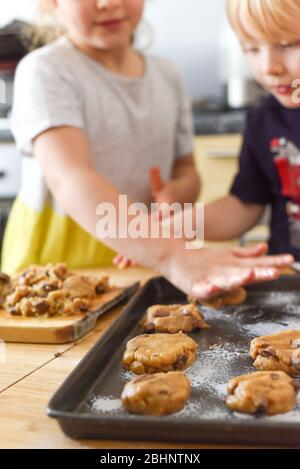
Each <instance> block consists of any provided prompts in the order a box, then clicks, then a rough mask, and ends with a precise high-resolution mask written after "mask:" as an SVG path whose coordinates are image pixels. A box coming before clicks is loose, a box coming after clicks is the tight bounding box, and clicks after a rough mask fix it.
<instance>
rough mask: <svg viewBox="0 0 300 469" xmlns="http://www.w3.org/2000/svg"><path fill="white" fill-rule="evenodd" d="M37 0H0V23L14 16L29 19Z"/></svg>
mask: <svg viewBox="0 0 300 469" xmlns="http://www.w3.org/2000/svg"><path fill="white" fill-rule="evenodd" d="M37 1H38V0H0V25H3V24H6V23H8V22H9V21H11V20H12V19H14V18H20V19H24V20H27V21H30V20H31V19H32V18H33V15H34V8H35V5H36V3H37Z"/></svg>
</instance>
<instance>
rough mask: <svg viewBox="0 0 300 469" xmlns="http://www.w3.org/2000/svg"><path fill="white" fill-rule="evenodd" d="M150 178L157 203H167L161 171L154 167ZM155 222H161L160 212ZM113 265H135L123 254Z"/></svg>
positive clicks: (118, 256) (116, 258)
mask: <svg viewBox="0 0 300 469" xmlns="http://www.w3.org/2000/svg"><path fill="white" fill-rule="evenodd" d="M149 176H150V186H151V194H152V197H153V199H154V200H155V202H158V203H159V202H167V200H166V198H165V197H168V194H165V195H164V194H163V189H164V187H165V186H166V184H165V183H164V182H163V180H162V178H161V174H160V169H159V168H158V167H153V168H151V169H150V171H149ZM157 197H158V198H159V199H161V200H160V201H158V200H157ZM153 218H154V220H155V221H157V222H159V221H161V220H162V218H163V214H162V212H161V211H160V210H158V212H157V213H156V214H154V215H153ZM113 264H114V265H115V266H116V267H118V268H119V269H127V268H129V267H133V266H134V265H135V263H134V262H133V261H131V260H130V259H127V258H126V257H125V256H123V255H122V254H118V255H117V256H116V257H115V258H114V259H113Z"/></svg>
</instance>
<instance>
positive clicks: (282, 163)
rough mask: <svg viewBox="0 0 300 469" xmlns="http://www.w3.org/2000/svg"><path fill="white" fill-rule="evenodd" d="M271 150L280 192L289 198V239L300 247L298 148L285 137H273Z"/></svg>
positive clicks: (299, 168) (299, 154) (299, 162)
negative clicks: (279, 183)
mask: <svg viewBox="0 0 300 469" xmlns="http://www.w3.org/2000/svg"><path fill="white" fill-rule="evenodd" d="M271 151H272V153H273V154H274V155H275V157H274V163H275V166H276V169H277V172H278V175H279V178H280V182H281V193H282V195H283V196H285V197H288V198H289V199H290V200H289V202H288V203H287V207H286V208H287V213H288V215H289V226H290V241H291V244H292V246H294V247H296V248H300V149H299V148H298V147H297V146H296V145H295V144H294V143H293V142H291V141H289V140H287V139H286V138H284V137H282V138H274V139H273V140H272V141H271Z"/></svg>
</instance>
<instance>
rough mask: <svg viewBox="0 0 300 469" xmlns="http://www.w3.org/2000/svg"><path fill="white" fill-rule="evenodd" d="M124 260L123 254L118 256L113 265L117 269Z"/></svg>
mask: <svg viewBox="0 0 300 469" xmlns="http://www.w3.org/2000/svg"><path fill="white" fill-rule="evenodd" d="M122 259H123V256H122V255H121V254H118V255H117V256H115V257H114V258H113V264H114V265H115V266H116V267H119V264H120V262H121V261H122Z"/></svg>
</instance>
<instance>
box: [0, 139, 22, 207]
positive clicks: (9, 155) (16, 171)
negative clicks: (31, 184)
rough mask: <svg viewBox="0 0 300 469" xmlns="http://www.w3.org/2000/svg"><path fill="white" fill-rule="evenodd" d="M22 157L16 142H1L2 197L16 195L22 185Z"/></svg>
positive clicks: (0, 176) (0, 190) (0, 174)
mask: <svg viewBox="0 0 300 469" xmlns="http://www.w3.org/2000/svg"><path fill="white" fill-rule="evenodd" d="M20 173H21V157H20V156H19V154H18V152H17V150H16V146H15V145H14V143H10V142H7V143H5V142H2V143H0V198H1V199H3V198H10V197H15V196H16V194H17V193H18V191H19V187H20Z"/></svg>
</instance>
